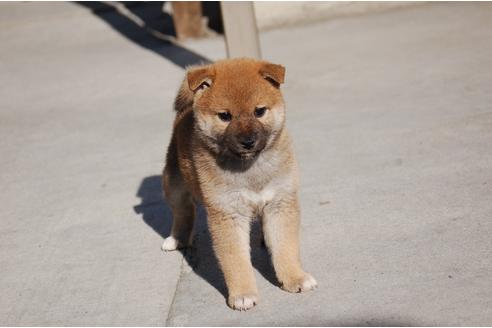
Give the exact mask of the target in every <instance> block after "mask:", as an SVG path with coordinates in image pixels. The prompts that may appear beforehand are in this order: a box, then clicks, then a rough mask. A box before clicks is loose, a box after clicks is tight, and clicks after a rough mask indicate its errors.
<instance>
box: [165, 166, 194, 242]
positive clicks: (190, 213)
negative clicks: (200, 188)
mask: <svg viewBox="0 0 492 328" xmlns="http://www.w3.org/2000/svg"><path fill="white" fill-rule="evenodd" d="M162 185H163V188H164V192H165V195H166V200H167V202H168V204H169V207H170V208H171V211H172V214H173V226H172V228H171V235H170V236H169V237H167V238H166V239H165V240H164V243H163V244H162V250H163V251H174V250H176V249H178V248H182V247H187V246H190V245H191V243H192V242H193V226H194V222H195V204H194V202H193V198H192V197H191V194H190V192H189V191H188V190H187V189H186V185H185V183H184V181H183V178H182V177H181V174H179V173H178V174H176V173H175V172H173V173H172V174H171V173H170V172H169V170H168V168H167V167H166V168H165V169H164V172H163V176H162Z"/></svg>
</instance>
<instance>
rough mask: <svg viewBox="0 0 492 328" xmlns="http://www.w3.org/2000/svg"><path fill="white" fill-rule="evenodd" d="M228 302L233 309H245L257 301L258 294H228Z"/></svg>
mask: <svg viewBox="0 0 492 328" xmlns="http://www.w3.org/2000/svg"><path fill="white" fill-rule="evenodd" d="M228 303H229V306H230V307H231V308H233V309H234V310H238V311H246V310H249V309H251V308H252V307H253V306H255V305H256V304H257V303H258V296H257V295H256V294H245V295H237V296H230V297H229V302H228Z"/></svg>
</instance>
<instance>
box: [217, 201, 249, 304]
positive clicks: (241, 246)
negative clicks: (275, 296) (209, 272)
mask: <svg viewBox="0 0 492 328" xmlns="http://www.w3.org/2000/svg"><path fill="white" fill-rule="evenodd" d="M207 214H208V220H209V229H210V233H211V235H212V242H213V247H214V250H215V254H216V256H217V259H218V261H219V265H220V267H221V269H222V272H223V274H224V278H225V282H226V285H227V289H228V292H229V296H228V298H227V304H228V305H229V306H230V307H231V308H233V309H235V310H248V309H250V308H252V307H253V306H255V305H256V303H257V302H258V290H257V288H256V280H255V275H254V271H253V266H252V264H251V258H250V247H249V230H250V219H249V218H246V217H241V216H235V215H228V214H226V213H223V212H222V211H220V210H215V209H207Z"/></svg>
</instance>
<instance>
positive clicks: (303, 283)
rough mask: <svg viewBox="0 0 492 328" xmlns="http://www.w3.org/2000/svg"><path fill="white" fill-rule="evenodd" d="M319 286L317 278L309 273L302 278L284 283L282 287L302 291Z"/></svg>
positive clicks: (289, 290) (296, 291)
mask: <svg viewBox="0 0 492 328" xmlns="http://www.w3.org/2000/svg"><path fill="white" fill-rule="evenodd" d="M317 286H318V283H317V282H316V280H315V279H314V278H313V276H311V275H310V274H309V273H306V274H305V275H304V276H303V277H302V278H297V279H292V280H291V281H288V282H285V281H284V282H283V283H282V288H283V289H285V290H286V291H288V292H291V293H302V292H307V291H309V290H313V289H315V288H316V287H317Z"/></svg>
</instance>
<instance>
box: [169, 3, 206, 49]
mask: <svg viewBox="0 0 492 328" xmlns="http://www.w3.org/2000/svg"><path fill="white" fill-rule="evenodd" d="M171 4H172V8H173V21H174V28H175V29H176V36H177V37H178V40H184V39H186V38H199V37H202V36H203V35H204V34H205V31H204V25H203V23H202V5H201V3H200V1H172V2H171Z"/></svg>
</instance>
